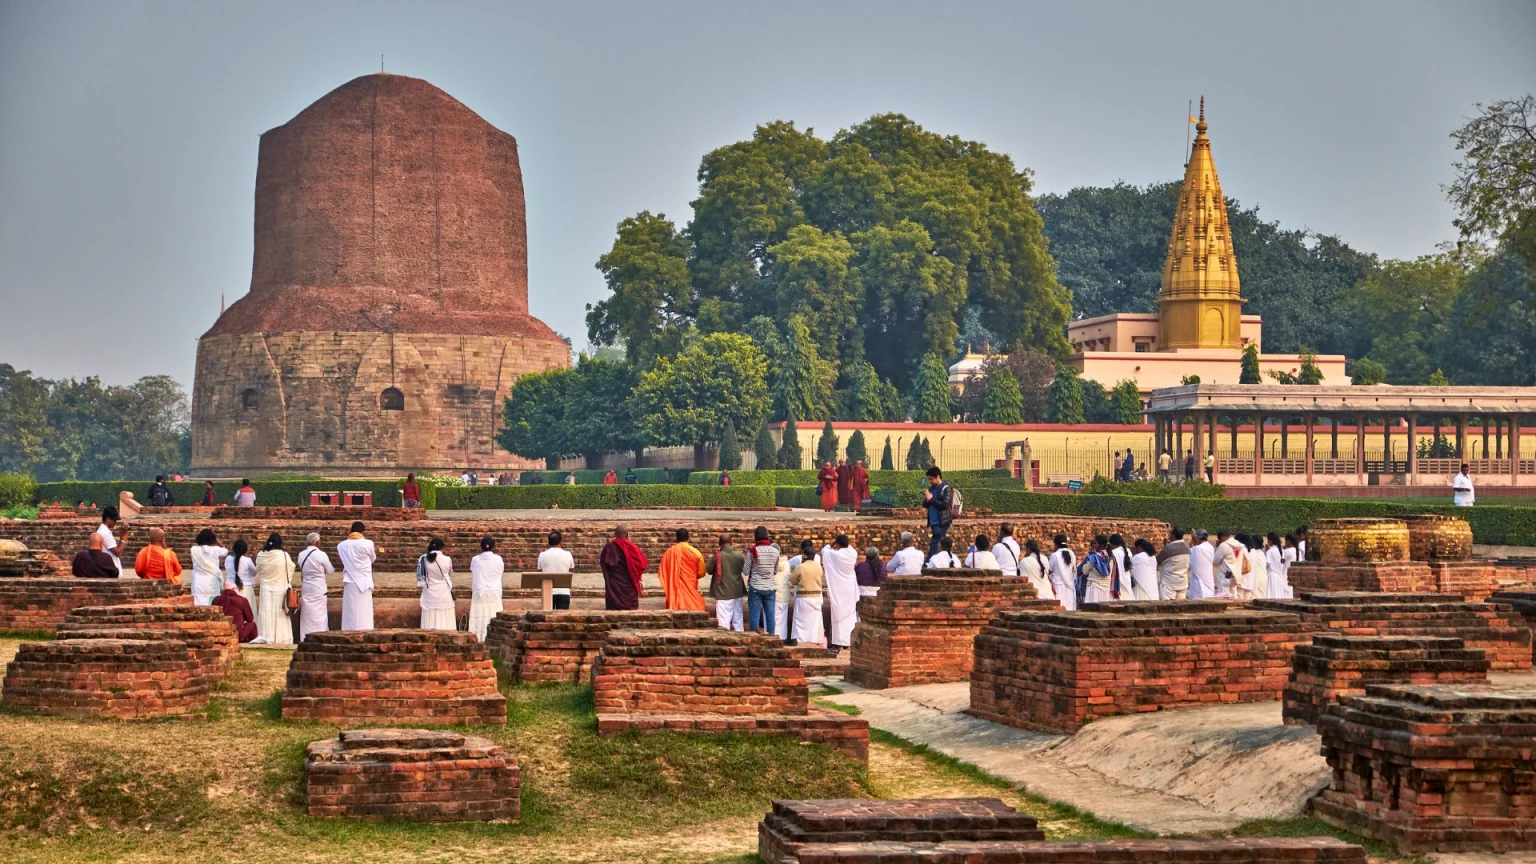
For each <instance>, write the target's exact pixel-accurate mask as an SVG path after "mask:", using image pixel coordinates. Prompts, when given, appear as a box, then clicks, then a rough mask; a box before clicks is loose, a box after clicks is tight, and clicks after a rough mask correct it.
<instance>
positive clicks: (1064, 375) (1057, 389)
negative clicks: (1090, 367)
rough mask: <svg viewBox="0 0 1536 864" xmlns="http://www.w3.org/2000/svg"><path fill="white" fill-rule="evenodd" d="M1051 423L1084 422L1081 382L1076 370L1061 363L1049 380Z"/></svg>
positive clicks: (1085, 419)
mask: <svg viewBox="0 0 1536 864" xmlns="http://www.w3.org/2000/svg"><path fill="white" fill-rule="evenodd" d="M1050 419H1051V422H1052V423H1086V422H1087V418H1086V417H1084V415H1083V382H1082V379H1080V378H1078V376H1077V370H1076V369H1074V368H1072V367H1071V366H1068V365H1066V364H1065V363H1063V364H1062V365H1060V366H1058V367H1056V377H1055V379H1053V380H1052V381H1051V414H1050Z"/></svg>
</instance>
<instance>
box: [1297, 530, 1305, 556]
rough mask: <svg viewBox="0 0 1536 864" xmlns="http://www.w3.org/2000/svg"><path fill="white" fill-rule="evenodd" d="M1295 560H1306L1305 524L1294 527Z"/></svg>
mask: <svg viewBox="0 0 1536 864" xmlns="http://www.w3.org/2000/svg"><path fill="white" fill-rule="evenodd" d="M1296 560H1297V561H1305V560H1307V526H1305V525H1302V526H1301V527H1299V528H1297V529H1296Z"/></svg>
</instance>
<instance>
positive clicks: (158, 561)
mask: <svg viewBox="0 0 1536 864" xmlns="http://www.w3.org/2000/svg"><path fill="white" fill-rule="evenodd" d="M133 572H135V573H137V574H139V578H140V579H168V580H170V583H171V584H172V585H180V584H181V562H180V561H179V560H177V558H176V553H175V552H172V551H171V550H169V549H167V548H166V547H165V532H164V531H162V530H161V529H159V528H151V529H149V545H147V546H145V547H144V548H143V549H140V550H139V554H138V556H137V557H135V558H134V559H133Z"/></svg>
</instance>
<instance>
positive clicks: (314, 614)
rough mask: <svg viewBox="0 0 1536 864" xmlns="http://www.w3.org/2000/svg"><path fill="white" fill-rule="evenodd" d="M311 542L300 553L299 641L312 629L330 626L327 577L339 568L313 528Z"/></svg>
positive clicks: (320, 630) (326, 628)
mask: <svg viewBox="0 0 1536 864" xmlns="http://www.w3.org/2000/svg"><path fill="white" fill-rule="evenodd" d="M305 541H306V542H307V543H309V545H308V546H306V547H305V548H304V551H302V552H300V553H299V561H298V565H299V572H300V574H302V575H301V577H300V578H301V581H300V583H299V584H300V589H299V641H301V642H302V641H304V637H305V636H308V635H309V634H311V633H323V632H325V631H326V630H329V629H330V620H329V619H330V613H329V610H328V609H327V603H328V601H327V597H328V592H327V587H328V586H327V584H326V577H328V576H330V575H331V574H332V573H335V572H336V568H335V567H333V566H331V559H330V557H329V556H327V555H326V554H325V551H324V550H323V549H321V548H320V535H319V534H317V533H315V532H310V534H309V536H308V537H306V538H305Z"/></svg>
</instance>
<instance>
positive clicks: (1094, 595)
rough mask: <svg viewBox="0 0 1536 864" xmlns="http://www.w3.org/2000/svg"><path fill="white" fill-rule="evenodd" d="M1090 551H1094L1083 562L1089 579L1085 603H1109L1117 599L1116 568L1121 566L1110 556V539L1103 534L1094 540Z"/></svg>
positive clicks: (1086, 586) (1085, 591) (1084, 598)
mask: <svg viewBox="0 0 1536 864" xmlns="http://www.w3.org/2000/svg"><path fill="white" fill-rule="evenodd" d="M1090 549H1091V550H1092V551H1090V552H1089V553H1088V558H1087V560H1085V561H1084V562H1083V573H1084V575H1086V576H1087V577H1088V579H1087V583H1086V585H1085V586H1084V588H1083V602H1084V603H1108V602H1110V601H1112V600H1114V599H1115V593H1114V584H1115V575H1116V569H1115V568H1116V567H1118V566H1119V564H1118V562H1116V561H1115V558H1114V556H1113V555H1111V554H1110V548H1109V538H1108V537H1105V536H1104V535H1103V534H1100V535H1098V536H1096V537H1094V538H1093V545H1092V546H1091V547H1090Z"/></svg>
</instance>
